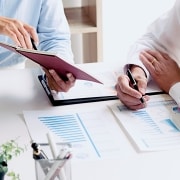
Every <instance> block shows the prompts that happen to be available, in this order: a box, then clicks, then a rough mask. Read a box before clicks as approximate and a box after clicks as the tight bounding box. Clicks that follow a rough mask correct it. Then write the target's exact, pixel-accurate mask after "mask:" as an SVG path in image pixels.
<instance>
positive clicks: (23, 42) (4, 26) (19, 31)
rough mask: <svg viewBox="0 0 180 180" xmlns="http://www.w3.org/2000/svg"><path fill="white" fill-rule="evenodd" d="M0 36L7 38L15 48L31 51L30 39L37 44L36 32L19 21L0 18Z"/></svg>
mask: <svg viewBox="0 0 180 180" xmlns="http://www.w3.org/2000/svg"><path fill="white" fill-rule="evenodd" d="M0 34H3V35H6V36H9V37H10V38H11V39H12V40H13V41H14V42H15V44H16V45H17V46H20V47H22V48H28V49H32V43H31V40H30V37H31V38H32V39H33V40H34V42H35V43H38V35H37V33H36V30H35V29H34V28H33V27H32V26H30V25H28V24H25V23H23V22H21V21H19V20H16V19H11V18H7V17H2V16H0Z"/></svg>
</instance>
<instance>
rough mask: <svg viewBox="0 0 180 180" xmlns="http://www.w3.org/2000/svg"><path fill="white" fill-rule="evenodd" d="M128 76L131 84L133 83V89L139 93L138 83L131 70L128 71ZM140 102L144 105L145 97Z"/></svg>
mask: <svg viewBox="0 0 180 180" xmlns="http://www.w3.org/2000/svg"><path fill="white" fill-rule="evenodd" d="M127 76H128V77H129V79H130V82H131V84H132V86H133V88H134V89H135V90H137V91H139V89H138V86H137V83H136V80H135V79H134V77H133V75H132V73H131V71H130V69H128V70H127ZM140 101H141V102H142V103H144V99H143V97H141V98H140Z"/></svg>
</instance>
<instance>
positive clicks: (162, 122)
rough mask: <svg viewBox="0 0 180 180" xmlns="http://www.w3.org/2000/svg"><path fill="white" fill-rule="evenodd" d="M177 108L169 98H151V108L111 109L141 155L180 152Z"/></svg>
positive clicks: (117, 106)
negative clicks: (158, 151) (174, 120)
mask: <svg viewBox="0 0 180 180" xmlns="http://www.w3.org/2000/svg"><path fill="white" fill-rule="evenodd" d="M175 107H177V104H176V103H175V102H174V101H173V100H172V99H171V98H170V96H168V95H163V96H162V95H161V96H151V100H150V101H149V102H148V106H147V108H145V109H141V110H138V111H131V110H128V109H127V108H126V107H125V106H123V105H121V104H115V105H114V106H112V107H110V108H111V110H112V112H113V113H114V114H115V116H116V117H117V119H118V122H119V123H120V125H121V126H122V127H123V129H124V130H125V132H126V133H127V135H128V136H129V137H130V138H131V140H133V142H134V143H135V144H136V146H137V148H138V149H139V150H140V151H157V150H167V149H170V148H180V131H179V130H178V129H177V127H176V126H175V124H174V123H173V118H172V112H173V109H174V108H175Z"/></svg>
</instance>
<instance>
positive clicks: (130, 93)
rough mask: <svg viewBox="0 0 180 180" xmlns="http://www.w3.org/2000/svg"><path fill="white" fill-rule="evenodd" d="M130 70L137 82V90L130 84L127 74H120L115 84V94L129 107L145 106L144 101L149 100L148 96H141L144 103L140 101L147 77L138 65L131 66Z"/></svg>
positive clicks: (139, 107) (135, 108)
mask: <svg viewBox="0 0 180 180" xmlns="http://www.w3.org/2000/svg"><path fill="white" fill-rule="evenodd" d="M131 72H132V74H133V77H134V78H135V80H136V82H137V85H138V88H139V91H137V90H135V89H133V87H131V86H130V79H129V77H128V76H127V75H121V76H119V78H118V82H117V84H116V90H117V96H118V98H119V99H120V100H121V102H122V103H123V104H125V105H126V106H127V107H128V108H129V109H133V110H137V109H142V108H144V107H146V101H148V100H149V96H143V99H144V103H141V101H140V98H142V95H144V94H145V90H146V87H147V79H146V77H145V73H144V71H143V70H142V69H141V68H140V67H138V66H133V67H131Z"/></svg>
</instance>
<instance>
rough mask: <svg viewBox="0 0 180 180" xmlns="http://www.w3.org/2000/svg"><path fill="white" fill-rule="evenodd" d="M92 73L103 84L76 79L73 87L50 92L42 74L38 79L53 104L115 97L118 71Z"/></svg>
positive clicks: (94, 100)
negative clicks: (65, 90)
mask: <svg viewBox="0 0 180 180" xmlns="http://www.w3.org/2000/svg"><path fill="white" fill-rule="evenodd" d="M92 74H93V76H94V77H96V78H97V79H99V80H100V81H101V82H102V83H103V84H100V83H95V82H92V81H86V80H76V82H75V85H74V87H72V88H71V89H70V90H69V91H68V92H59V93H56V92H52V91H51V90H50V89H49V87H48V85H47V83H46V81H45V80H44V79H43V76H39V80H40V82H41V85H42V86H43V88H44V90H45V92H46V94H47V95H48V97H49V99H50V101H51V103H52V104H53V105H54V106H58V105H66V104H77V103H85V102H96V101H103V100H113V99H117V92H116V90H115V85H116V82H117V78H118V72H116V71H103V70H101V72H92Z"/></svg>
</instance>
